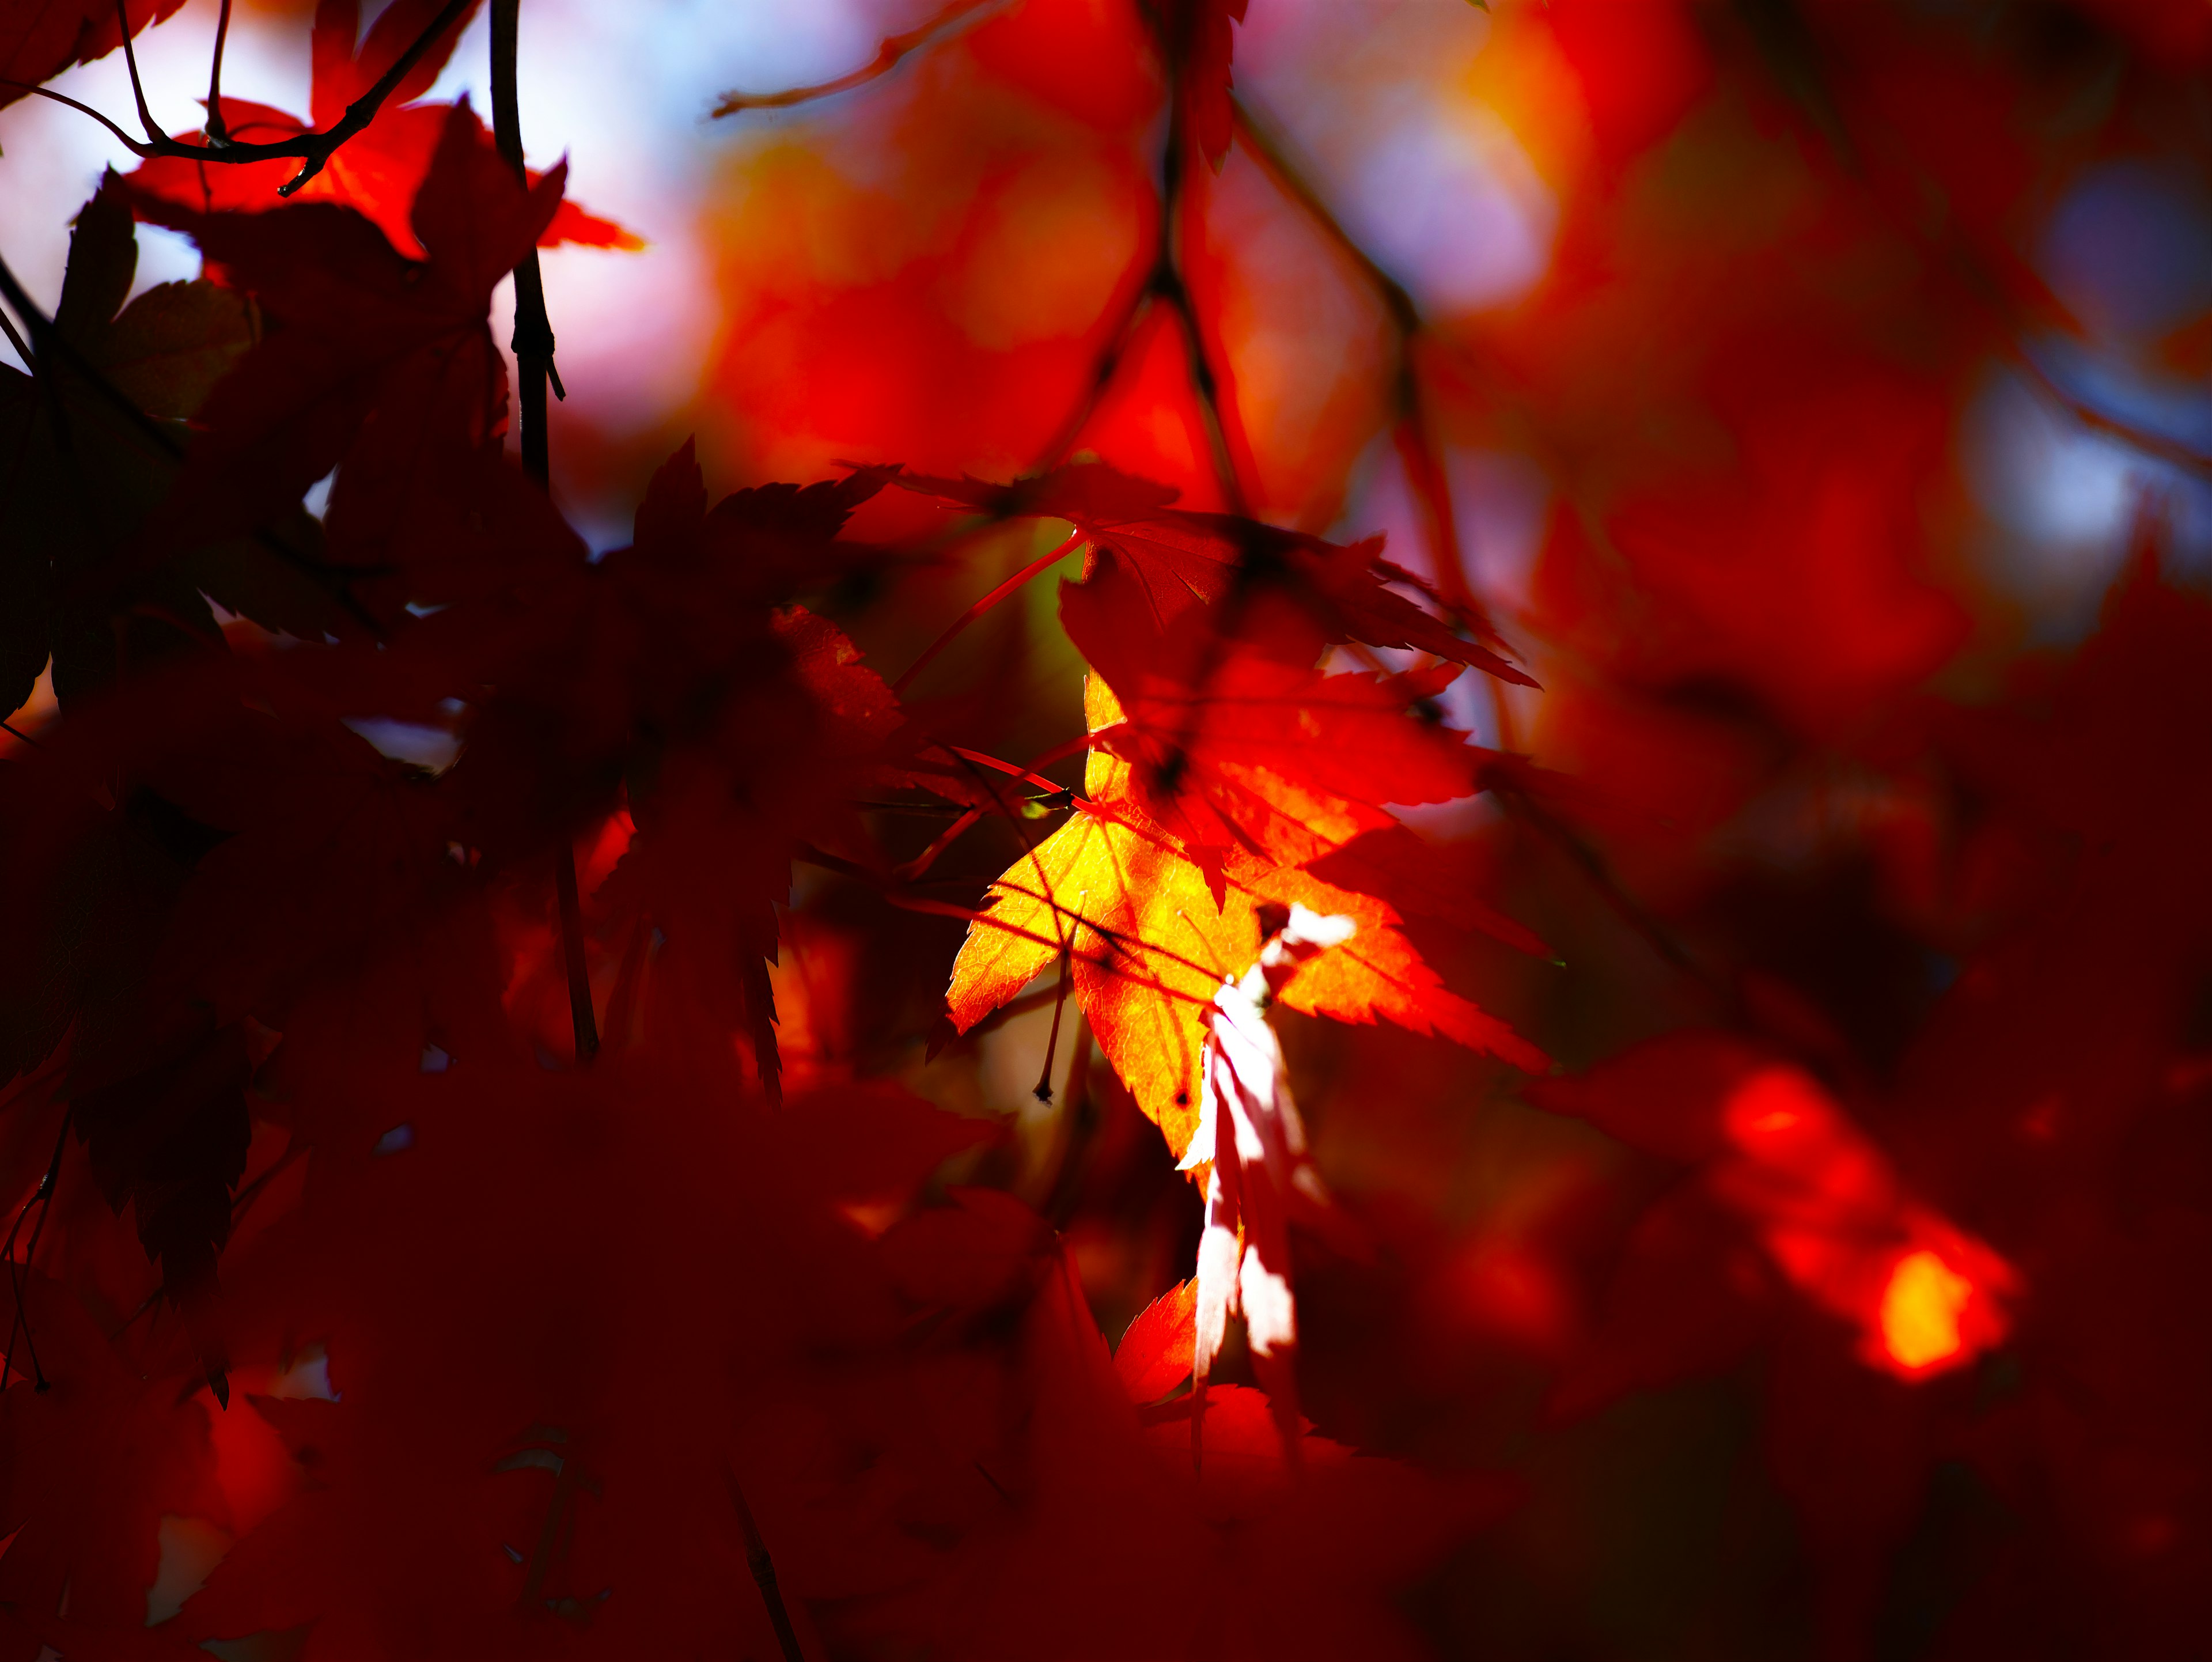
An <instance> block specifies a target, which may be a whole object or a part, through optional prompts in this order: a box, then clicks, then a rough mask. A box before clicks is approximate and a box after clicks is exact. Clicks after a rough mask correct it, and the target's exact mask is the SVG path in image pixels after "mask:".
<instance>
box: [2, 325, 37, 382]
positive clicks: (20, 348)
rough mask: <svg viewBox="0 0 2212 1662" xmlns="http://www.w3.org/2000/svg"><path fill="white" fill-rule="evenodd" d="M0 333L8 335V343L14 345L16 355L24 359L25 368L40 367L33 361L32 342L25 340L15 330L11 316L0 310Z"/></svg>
mask: <svg viewBox="0 0 2212 1662" xmlns="http://www.w3.org/2000/svg"><path fill="white" fill-rule="evenodd" d="M0 334H4V335H6V336H7V337H8V344H9V345H10V346H12V347H14V348H15V356H17V357H19V358H21V359H22V360H23V368H26V369H35V368H38V365H37V364H36V363H35V362H33V361H32V358H31V344H30V343H29V342H28V341H27V340H25V339H24V338H22V336H21V335H19V334H17V333H16V332H15V323H14V322H13V321H12V320H10V319H9V316H8V314H7V313H5V312H0Z"/></svg>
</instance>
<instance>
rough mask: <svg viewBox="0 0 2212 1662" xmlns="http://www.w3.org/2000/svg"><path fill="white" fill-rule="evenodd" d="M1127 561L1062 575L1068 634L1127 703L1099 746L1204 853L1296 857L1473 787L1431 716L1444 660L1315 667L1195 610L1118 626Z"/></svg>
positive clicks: (1473, 759)
mask: <svg viewBox="0 0 2212 1662" xmlns="http://www.w3.org/2000/svg"><path fill="white" fill-rule="evenodd" d="M1129 583H1130V579H1129V577H1128V575H1127V570H1126V569H1122V568H1115V567H1108V568H1104V569H1100V570H1098V571H1097V572H1095V573H1094V574H1093V575H1091V578H1090V580H1089V581H1085V582H1084V583H1081V584H1063V585H1062V586H1061V590H1060V618H1061V621H1062V623H1063V624H1064V625H1065V626H1066V630H1067V635H1068V638H1069V639H1070V640H1071V641H1073V642H1074V643H1075V646H1076V648H1077V650H1079V652H1081V653H1082V654H1083V655H1084V657H1085V660H1086V661H1088V662H1089V664H1090V666H1091V670H1092V671H1093V672H1094V673H1097V675H1099V676H1101V677H1102V678H1103V679H1104V680H1105V682H1106V684H1107V685H1108V686H1109V687H1111V688H1112V689H1113V691H1114V693H1115V697H1116V700H1117V701H1118V703H1120V705H1121V710H1122V722H1121V726H1119V727H1118V728H1111V729H1108V730H1106V731H1104V732H1103V733H1101V734H1099V735H1098V736H1097V741H1096V742H1097V743H1098V744H1099V745H1100V746H1102V747H1103V748H1105V749H1106V750H1109V751H1110V752H1112V753H1113V754H1115V756H1118V757H1120V758H1122V759H1123V760H1125V761H1127V762H1128V763H1130V764H1132V773H1131V775H1130V778H1131V782H1132V783H1133V787H1134V792H1135V800H1136V801H1137V802H1138V804H1139V806H1140V807H1142V808H1143V810H1144V811H1145V812H1146V813H1147V814H1148V815H1149V816H1150V817H1151V818H1152V819H1154V820H1155V821H1157V822H1158V824H1160V825H1164V826H1165V827H1166V828H1168V829H1169V830H1170V831H1174V832H1175V833H1176V835H1177V836H1178V837H1181V838H1182V841H1183V843H1185V845H1186V846H1187V847H1188V848H1189V849H1192V850H1193V851H1194V853H1195V854H1197V855H1198V857H1199V858H1200V860H1201V861H1205V862H1208V863H1211V862H1214V861H1218V860H1219V859H1220V858H1221V857H1222V855H1224V854H1225V852H1226V850H1228V849H1231V848H1235V847H1241V848H1243V849H1247V850H1249V852H1251V853H1253V854H1255V855H1260V856H1261V857H1262V858H1264V859H1267V860H1270V861H1275V862H1278V863H1280V864H1283V865H1294V866H1295V865H1304V864H1305V863H1307V862H1308V861H1312V860H1315V859H1317V858H1319V857H1320V856H1321V855H1324V854H1327V853H1328V852H1330V851H1332V850H1334V849H1338V848H1340V847H1342V846H1343V845H1344V844H1346V843H1350V842H1351V841H1352V839H1353V838H1355V837H1358V836H1360V835H1361V834H1362V833H1364V832H1370V831H1382V830H1384V829H1386V828H1387V827H1389V826H1391V825H1395V824H1397V823H1398V822H1397V821H1396V819H1395V818H1394V817H1393V816H1392V815H1391V814H1390V813H1388V812H1387V811H1386V810H1385V808H1384V806H1383V805H1384V804H1386V803H1393V802H1396V803H1405V804H1409V805H1410V804H1415V803H1425V802H1443V801H1450V800H1452V799H1453V798H1455V797H1459V796H1464V795H1467V794H1469V793H1470V792H1471V791H1472V790H1473V789H1474V782H1475V770H1476V767H1477V765H1478V763H1479V760H1480V754H1481V753H1480V752H1476V751H1474V750H1473V749H1471V748H1469V747H1468V746H1466V745H1465V744H1464V743H1463V742H1462V740H1463V735H1462V734H1457V733H1455V732H1453V731H1452V730H1451V729H1449V728H1445V727H1443V726H1442V725H1441V724H1440V723H1438V722H1437V721H1434V720H1433V719H1430V720H1424V719H1422V715H1421V714H1419V713H1417V712H1420V713H1425V714H1426V715H1429V716H1430V717H1431V718H1432V717H1433V715H1434V712H1435V709H1436V706H1435V704H1434V702H1433V701H1434V699H1435V697H1436V696H1437V694H1438V693H1440V692H1442V691H1443V688H1444V687H1445V685H1448V684H1449V682H1450V681H1451V680H1452V679H1453V678H1454V677H1455V676H1456V675H1457V674H1458V673H1459V667H1458V666H1457V665H1455V664H1446V665H1441V666H1438V667H1436V668H1434V669H1431V670H1426V671H1414V672H1411V673H1407V674H1403V675H1396V676H1381V675H1370V674H1338V675H1322V674H1321V673H1317V672H1316V671H1314V670H1312V669H1310V668H1308V667H1304V666H1303V665H1300V664H1298V663H1296V662H1290V663H1286V662H1285V661H1282V660H1281V659H1280V658H1279V657H1276V656H1274V655H1273V654H1270V653H1267V652H1264V651H1261V650H1255V649H1252V648H1249V647H1247V646H1245V645H1244V644H1243V642H1235V643H1230V642H1222V641H1221V640H1219V639H1218V636H1215V635H1214V633H1213V632H1212V629H1211V628H1210V627H1209V625H1210V624H1211V623H1212V619H1211V618H1209V617H1208V616H1207V615H1206V611H1205V610H1204V609H1200V608H1192V609H1190V610H1189V611H1187V612H1184V613H1183V614H1182V616H1181V617H1180V618H1178V619H1177V620H1176V623H1175V624H1172V625H1170V627H1169V628H1168V629H1167V630H1165V631H1164V632H1163V633H1161V634H1159V635H1157V636H1147V635H1146V634H1145V633H1143V632H1142V631H1141V630H1130V629H1127V628H1126V627H1124V626H1123V622H1124V620H1125V619H1126V617H1127V612H1128V607H1127V594H1126V591H1127V588H1128V587H1129Z"/></svg>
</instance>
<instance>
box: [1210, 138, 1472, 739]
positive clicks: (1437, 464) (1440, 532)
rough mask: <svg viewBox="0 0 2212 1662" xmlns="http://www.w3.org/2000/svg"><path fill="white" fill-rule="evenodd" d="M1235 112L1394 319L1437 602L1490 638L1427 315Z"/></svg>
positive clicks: (1399, 393) (1400, 414)
mask: <svg viewBox="0 0 2212 1662" xmlns="http://www.w3.org/2000/svg"><path fill="white" fill-rule="evenodd" d="M1231 110H1232V112H1233V114H1234V117H1235V121H1236V128H1235V131H1236V135H1237V139H1238V141H1239V142H1240V143H1242V144H1243V147H1244V150H1245V153H1246V154H1247V155H1249V156H1251V157H1252V159H1253V160H1254V161H1257V162H1258V163H1259V164H1260V166H1261V169H1262V170H1263V171H1265V172H1266V174H1267V176H1268V178H1270V179H1271V180H1273V181H1274V185H1275V188H1276V189H1277V190H1279V191H1280V192H1282V193H1283V194H1284V195H1285V196H1286V197H1288V198H1290V199H1291V201H1292V202H1294V203H1296V204H1297V206H1298V208H1299V209H1300V210H1302V211H1303V212H1304V215H1305V216H1306V217H1307V219H1308V220H1310V222H1312V223H1313V225H1314V227H1315V228H1316V229H1317V230H1319V231H1320V232H1321V233H1322V235H1324V236H1325V237H1327V238H1328V240H1329V242H1330V244H1331V245H1332V246H1333V247H1334V248H1335V249H1336V251H1337V252H1338V253H1340V254H1341V255H1343V256H1344V258H1345V259H1346V260H1348V261H1350V262H1351V264H1352V267H1353V269H1354V270H1355V271H1358V273H1359V276H1360V277H1361V279H1362V280H1363V281H1364V282H1365V283H1366V284H1367V286H1368V287H1369V288H1370V289H1372V290H1373V291H1374V293H1375V297H1376V299H1377V300H1379V301H1382V303H1383V310H1384V311H1385V312H1387V313H1388V314H1389V318H1390V325H1391V328H1392V330H1393V332H1395V334H1396V336H1397V342H1398V362H1397V367H1396V370H1395V376H1394V381H1393V388H1392V396H1393V399H1394V401H1395V405H1396V407H1397V427H1396V434H1395V436H1396V439H1397V442H1398V452H1399V454H1400V455H1401V457H1402V458H1403V459H1404V460H1405V465H1406V478H1407V484H1409V485H1410V486H1411V487H1412V488H1413V495H1414V496H1415V498H1416V499H1417V500H1418V501H1419V502H1420V504H1421V511H1422V514H1423V517H1424V518H1425V520H1426V521H1428V531H1429V539H1430V544H1429V545H1430V547H1431V550H1432V551H1434V554H1435V565H1436V585H1437V592H1438V598H1439V599H1441V600H1442V601H1443V604H1444V606H1446V608H1447V609H1448V610H1450V611H1453V612H1458V613H1460V614H1461V616H1462V618H1465V619H1468V620H1470V621H1473V622H1474V623H1475V624H1477V626H1478V628H1479V630H1480V632H1482V633H1485V634H1488V633H1489V632H1490V631H1489V629H1488V625H1487V623H1486V620H1484V618H1483V612H1482V608H1481V606H1480V605H1478V604H1477V602H1476V600H1475V599H1474V593H1473V591H1472V590H1471V589H1470V587H1468V575H1467V561H1466V555H1465V551H1464V550H1462V548H1461V546H1460V540H1459V520H1458V516H1457V515H1456V514H1455V513H1454V512H1453V511H1452V500H1451V480H1450V478H1449V475H1448V474H1447V473H1446V472H1445V470H1444V466H1443V457H1442V455H1441V454H1440V453H1439V450H1438V447H1437V440H1436V432H1435V429H1434V425H1433V423H1431V420H1430V417H1429V411H1428V405H1427V400H1426V399H1425V397H1424V396H1423V393H1422V391H1421V379H1420V370H1419V363H1418V362H1417V352H1418V350H1419V348H1418V343H1419V341H1420V340H1422V339H1423V338H1425V337H1426V336H1427V335H1428V332H1429V329H1428V322H1427V320H1425V318H1423V317H1422V315H1421V308H1420V307H1419V306H1418V305H1416V304H1415V303H1414V301H1413V295H1410V294H1409V293H1407V290H1406V286H1405V284H1403V283H1400V282H1399V281H1398V279H1397V278H1395V277H1392V276H1391V275H1390V274H1389V272H1388V271H1384V270H1383V267H1382V266H1381V265H1378V264H1376V259H1375V257H1374V256H1373V255H1372V254H1370V253H1368V252H1367V250H1366V249H1365V248H1364V247H1361V246H1360V243H1359V240H1358V238H1357V237H1355V236H1353V235H1352V233H1351V232H1349V231H1347V230H1346V229H1345V228H1344V222H1343V221H1341V220H1340V219H1339V218H1337V216H1336V215H1335V213H1334V210H1332V209H1331V208H1330V207H1329V205H1328V203H1326V202H1324V201H1323V200H1322V197H1321V193H1320V192H1318V191H1316V189H1315V188H1314V187H1313V185H1312V184H1311V182H1310V180H1308V179H1307V178H1306V175H1305V173H1304V169H1302V168H1301V167H1299V166H1298V165H1297V163H1296V162H1294V161H1291V156H1290V153H1289V151H1288V150H1287V149H1285V147H1284V145H1283V143H1282V141H1281V140H1280V139H1279V138H1277V137H1275V135H1274V134H1273V133H1272V132H1270V131H1267V128H1266V127H1265V126H1263V125H1261V123H1260V121H1259V120H1258V119H1257V118H1256V117H1255V116H1254V115H1253V113H1251V111H1250V110H1249V109H1248V108H1246V107H1245V106H1244V104H1243V101H1242V100H1234V101H1232V103H1231ZM1501 742H1503V740H1502V738H1501Z"/></svg>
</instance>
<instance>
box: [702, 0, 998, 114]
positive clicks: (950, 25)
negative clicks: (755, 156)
mask: <svg viewBox="0 0 2212 1662" xmlns="http://www.w3.org/2000/svg"><path fill="white" fill-rule="evenodd" d="M998 3H999V0H952V3H951V5H949V6H947V7H946V8H945V9H944V10H943V11H941V12H939V13H938V15H936V16H934V17H933V18H931V19H930V20H929V21H927V23H924V24H922V25H921V27H919V28H913V29H908V31H907V32H906V33H904V34H894V35H890V36H889V37H887V38H886V39H885V40H884V42H883V44H882V45H881V46H878V47H877V48H876V55H875V57H873V58H871V59H870V60H869V61H868V62H867V63H866V64H862V65H861V66H860V68H859V69H857V70H853V71H852V72H851V73H850V74H849V75H841V76H838V77H837V78H836V80H835V81H824V82H820V83H819V84H817V85H815V86H811V87H791V88H786V89H785V90H784V91H782V92H772V93H741V92H726V93H724V94H722V101H721V102H720V103H719V104H717V105H715V106H714V110H713V112H712V114H713V115H714V118H715V119H720V118H721V117H723V116H726V115H742V114H743V113H744V112H745V111H747V110H787V109H789V108H790V107H792V106H793V105H794V104H807V103H811V102H812V101H813V100H816V99H817V98H830V97H834V96H835V95H836V94H838V93H841V92H850V91H851V90H852V89H853V88H855V87H865V86H866V85H867V84H868V82H871V81H878V80H881V79H882V78H883V77H884V76H887V75H889V74H890V72H891V71H892V70H895V69H896V68H897V67H898V66H899V64H901V63H902V62H903V61H904V59H905V58H906V56H907V54H908V53H909V52H915V51H917V50H919V49H920V48H921V47H923V46H928V45H930V44H931V43H932V42H933V41H935V40H939V38H941V37H944V36H947V35H950V34H951V33H953V32H954V30H955V29H956V28H957V27H964V26H965V25H966V24H969V23H971V22H973V21H975V18H976V17H977V16H979V15H981V13H983V12H985V11H987V10H989V9H992V8H993V7H994V6H995V5H997V4H998Z"/></svg>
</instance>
